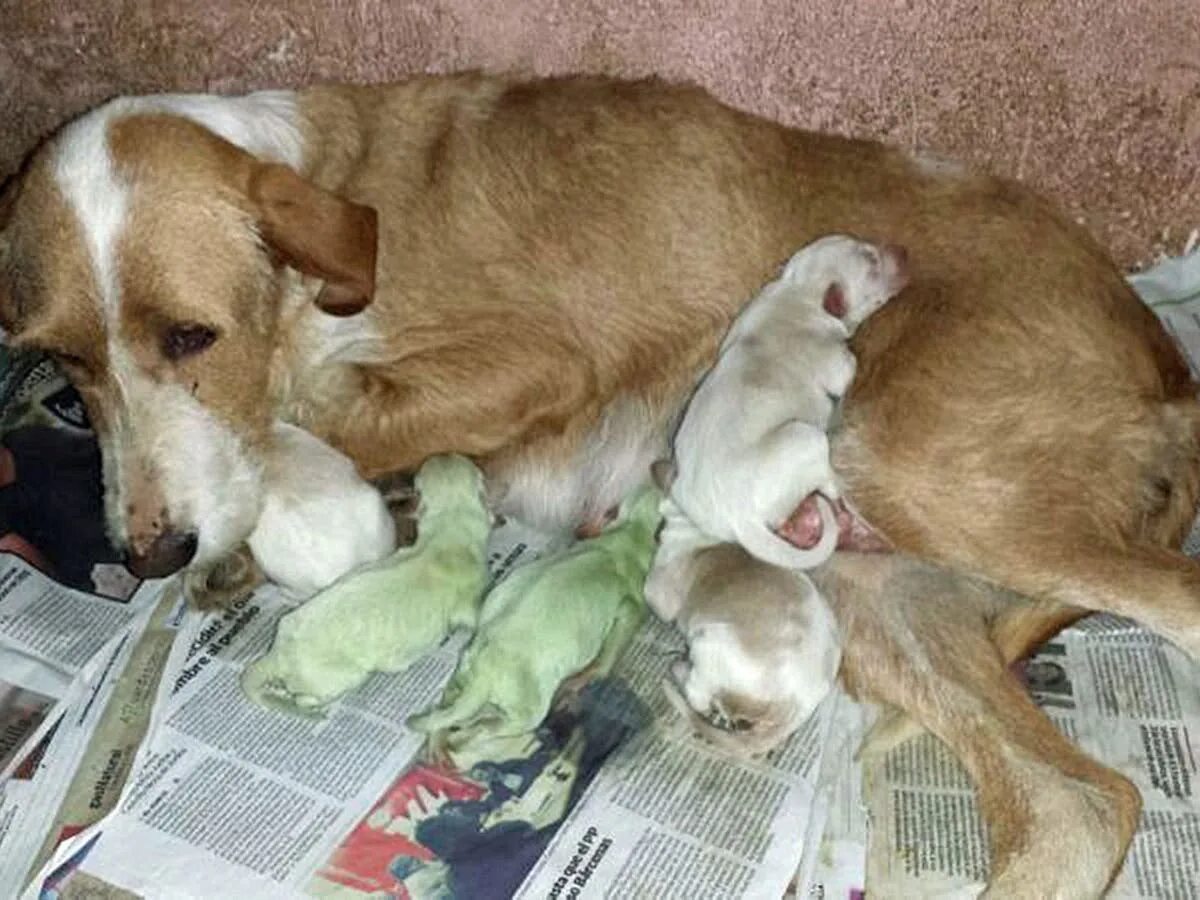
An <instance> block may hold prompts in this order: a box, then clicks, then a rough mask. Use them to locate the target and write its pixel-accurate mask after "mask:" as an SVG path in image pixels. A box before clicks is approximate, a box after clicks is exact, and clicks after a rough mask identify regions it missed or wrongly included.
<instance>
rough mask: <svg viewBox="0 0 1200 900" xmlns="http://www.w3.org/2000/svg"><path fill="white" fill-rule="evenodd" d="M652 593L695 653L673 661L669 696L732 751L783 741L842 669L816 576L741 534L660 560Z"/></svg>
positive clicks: (753, 751) (752, 751)
mask: <svg viewBox="0 0 1200 900" xmlns="http://www.w3.org/2000/svg"><path fill="white" fill-rule="evenodd" d="M680 527H687V526H686V525H681V526H680ZM646 601H647V603H648V604H649V605H650V607H651V608H652V609H653V610H654V611H655V612H656V613H657V614H658V615H659V616H661V617H663V618H665V619H668V620H672V619H673V620H674V621H675V622H676V623H677V624H678V626H679V628H680V630H681V631H682V632H683V634H684V636H685V637H686V638H687V642H688V659H687V660H680V661H679V662H676V663H675V664H674V665H673V666H672V669H671V677H670V678H668V679H667V681H666V683H665V685H664V687H665V689H666V692H667V696H668V697H669V698H670V699H671V701H672V703H673V704H674V705H675V707H676V708H677V709H678V710H679V712H680V713H682V714H683V716H684V717H685V718H686V719H687V721H688V722H689V723H690V725H691V728H692V731H693V732H694V733H695V734H696V735H697V736H699V737H701V738H703V739H705V740H707V741H708V742H709V743H711V744H714V745H715V746H717V747H718V748H720V749H722V750H725V751H726V752H730V753H734V754H736V755H739V756H754V755H758V754H762V753H766V752H768V751H769V750H772V749H773V748H775V747H776V746H778V745H779V744H780V743H782V742H783V740H784V739H786V738H787V737H788V735H790V734H791V733H792V732H793V731H795V730H796V729H797V728H798V727H799V726H800V725H801V724H803V722H804V720H805V719H807V718H808V717H809V715H811V714H812V711H813V710H814V709H815V708H816V706H817V704H818V703H820V702H821V700H822V699H824V697H825V695H826V694H827V693H828V692H829V690H830V688H831V687H832V686H833V682H834V679H835V678H836V677H837V670H838V665H839V663H840V661H841V643H840V640H839V635H838V629H837V624H836V622H835V620H834V617H833V613H832V611H831V610H830V608H829V606H828V605H827V604H826V602H825V600H824V598H823V597H822V596H821V594H820V592H819V591H818V590H817V588H816V586H815V585H814V584H813V583H812V581H811V580H810V579H809V577H808V576H807V575H805V574H804V573H803V572H800V571H797V570H795V569H785V568H781V567H779V566H773V565H770V564H769V563H764V562H762V561H761V560H759V559H757V558H755V557H754V556H751V555H750V554H749V553H747V552H746V550H745V549H743V548H742V547H740V546H739V545H737V544H714V545H711V546H707V547H704V548H702V549H699V550H696V551H694V552H691V553H688V554H685V555H683V556H681V557H676V558H675V559H674V560H673V561H672V562H671V563H669V564H667V565H666V566H663V567H661V568H656V570H655V573H654V575H653V576H652V577H651V578H649V579H647V581H646Z"/></svg>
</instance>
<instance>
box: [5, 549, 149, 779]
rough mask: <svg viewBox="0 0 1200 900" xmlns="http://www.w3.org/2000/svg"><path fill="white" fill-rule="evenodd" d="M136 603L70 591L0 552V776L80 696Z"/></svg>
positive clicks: (132, 614)
mask: <svg viewBox="0 0 1200 900" xmlns="http://www.w3.org/2000/svg"><path fill="white" fill-rule="evenodd" d="M140 602H141V601H139V602H130V601H122V600H117V599H113V598H108V597H100V596H97V595H92V594H86V593H83V592H82V591H76V590H72V589H70V588H67V587H64V586H62V585H60V584H58V583H57V582H55V581H52V580H51V579H49V578H48V577H46V576H45V575H43V574H42V573H41V572H39V571H38V570H37V569H35V568H34V567H33V566H31V565H29V564H28V563H27V562H25V561H24V560H22V559H20V558H19V557H17V556H14V555H11V554H0V781H2V780H3V779H5V778H7V777H8V776H9V775H10V774H11V772H12V770H13V769H14V768H15V767H16V765H17V764H18V763H19V762H20V761H21V760H22V759H24V758H25V757H26V755H27V754H28V753H29V752H30V751H31V750H32V749H33V748H34V747H35V746H36V745H37V743H38V742H39V741H40V740H41V739H42V738H43V737H44V736H45V734H46V733H47V732H48V731H49V730H50V728H51V727H52V726H53V725H54V723H55V722H56V721H57V720H58V717H59V716H60V715H61V714H62V711H63V709H64V708H65V706H66V705H67V704H69V703H70V701H71V700H73V699H74V698H75V697H77V696H78V695H79V694H80V692H81V691H82V690H83V687H84V685H83V679H84V678H85V677H86V676H87V675H88V673H90V672H91V671H93V670H94V667H95V666H94V664H95V661H96V660H97V659H98V658H100V657H101V655H102V654H103V653H104V652H105V651H106V650H110V649H111V646H112V644H113V642H114V641H115V640H117V639H119V638H120V637H121V636H123V635H124V634H125V633H126V632H127V630H128V628H129V626H130V624H131V623H132V622H133V620H134V617H135V616H136V615H137V612H138V610H139V608H140V606H139V603H140Z"/></svg>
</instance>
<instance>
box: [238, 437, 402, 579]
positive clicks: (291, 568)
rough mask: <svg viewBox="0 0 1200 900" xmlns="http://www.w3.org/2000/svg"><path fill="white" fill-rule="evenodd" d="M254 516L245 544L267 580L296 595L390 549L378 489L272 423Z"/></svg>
mask: <svg viewBox="0 0 1200 900" xmlns="http://www.w3.org/2000/svg"><path fill="white" fill-rule="evenodd" d="M264 483H265V485H266V490H265V491H264V496H263V507H262V512H261V513H260V514H259V517H258V524H257V525H256V526H255V529H254V531H253V533H251V535H250V538H249V540H248V541H247V543H248V544H249V546H250V552H251V554H252V555H253V556H254V560H255V561H256V562H257V563H258V565H259V567H260V568H261V569H262V570H263V574H265V575H266V576H267V578H268V579H270V580H271V581H273V582H275V583H276V584H278V585H279V586H280V587H282V588H283V589H284V590H285V591H287V592H288V593H290V594H293V595H295V596H298V597H307V596H309V595H310V594H313V593H316V592H317V591H319V590H320V589H321V588H323V587H326V586H327V585H329V584H332V583H333V582H334V581H336V580H337V579H338V578H340V577H341V576H342V575H345V574H346V573H347V572H349V571H350V570H351V569H354V568H357V567H358V566H361V565H364V564H366V563H370V562H375V561H376V560H378V559H382V558H383V557H384V556H387V555H388V554H389V553H391V552H392V550H393V549H395V546H396V526H395V523H394V521H393V519H392V516H391V514H390V513H389V512H388V508H387V505H386V504H385V503H384V500H383V497H382V496H381V495H380V493H379V491H378V490H376V489H375V488H374V487H372V486H371V485H370V484H368V483H367V482H366V481H364V480H363V479H362V478H361V477H359V474H358V472H357V470H356V469H355V468H354V463H352V462H351V461H350V460H349V459H348V458H347V457H346V456H344V455H343V454H341V453H339V452H338V451H337V450H335V449H333V448H332V447H330V446H329V445H328V444H326V443H324V442H323V441H321V440H319V439H318V438H316V437H314V436H313V435H311V434H309V433H308V432H307V431H304V430H303V429H301V428H297V427H296V426H294V425H288V424H286V423H284V422H276V423H275V425H274V427H273V429H272V445H271V449H270V451H269V453H268V456H267V465H266V471H265V473H264Z"/></svg>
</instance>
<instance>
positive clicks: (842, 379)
mask: <svg viewBox="0 0 1200 900" xmlns="http://www.w3.org/2000/svg"><path fill="white" fill-rule="evenodd" d="M907 277H908V276H907V273H906V270H905V254H904V251H903V250H900V249H899V248H893V247H879V246H876V245H874V244H870V243H866V242H864V241H859V240H855V239H854V238H850V237H845V236H842V235H832V236H829V237H825V238H821V239H820V240H817V241H814V242H813V243H812V244H809V245H808V246H807V247H805V248H804V249H803V250H801V251H800V252H799V253H797V254H796V255H795V256H793V257H792V258H791V260H790V261H789V262H788V263H787V265H786V266H785V267H784V269H783V273H782V274H781V275H780V277H779V278H778V279H777V280H776V281H773V282H771V283H770V284H768V285H767V286H766V287H765V288H763V290H762V291H761V292H760V293H759V294H758V296H756V297H755V298H754V299H753V300H751V301H750V302H749V303H748V304H747V305H746V307H745V308H744V309H743V310H742V312H741V314H740V315H739V316H738V318H737V319H736V320H735V321H734V323H733V326H732V327H731V328H730V329H729V332H728V334H726V336H725V339H724V342H723V343H722V345H721V351H720V355H719V357H718V359H717V362H716V364H715V365H714V366H713V367H712V369H710V370H709V372H708V374H707V375H705V376H704V378H703V379H702V380H701V382H700V385H699V387H698V388H697V389H696V392H695V394H694V396H693V397H692V400H691V401H690V403H689V404H688V407H687V410H686V411H685V413H684V416H683V421H682V422H681V423H680V426H679V430H678V431H677V432H676V435H675V441H674V467H675V475H674V479H673V482H672V485H671V490H670V494H669V501H670V503H671V504H674V505H675V506H676V507H678V509H679V510H681V511H682V513H683V515H684V516H686V517H687V518H688V519H690V520H691V522H692V523H694V524H695V526H696V528H697V529H698V530H699V532H700V533H702V534H703V535H707V537H708V538H709V539H710V540H709V543H717V542H728V541H734V542H737V543H739V544H741V545H742V546H743V547H745V548H746V549H747V550H748V551H750V552H751V553H752V554H754V555H755V556H756V557H758V558H759V559H761V560H763V561H765V562H769V563H774V564H775V565H778V566H787V567H789V568H796V569H808V568H811V567H813V566H815V565H819V564H820V563H822V562H824V561H825V560H827V559H828V558H829V556H830V554H832V553H833V550H834V547H835V545H836V543H837V531H838V529H837V524H836V521H835V515H834V510H833V506H832V503H831V501H833V500H836V499H837V498H838V495H839V490H838V486H837V481H836V478H835V476H834V472H833V468H832V466H831V464H830V461H829V441H828V438H827V437H826V434H825V431H826V428H827V427H828V425H829V421H830V417H831V416H832V414H833V411H834V404H835V403H836V402H837V400H838V399H839V398H840V397H841V396H842V395H843V394H844V393H845V392H846V389H847V388H848V387H849V385H850V381H851V380H852V379H853V378H854V370H855V360H854V355H853V354H852V353H851V352H850V349H849V347H847V341H848V339H849V338H850V337H851V336H852V335H853V334H854V332H855V330H856V329H857V328H858V326H859V325H860V324H861V323H862V322H863V321H864V320H865V319H866V318H867V317H868V316H870V315H871V314H872V313H874V312H875V311H876V310H878V309H879V308H880V307H882V306H883V304H884V303H886V302H887V301H888V299H890V298H891V297H892V296H893V295H895V294H896V293H897V292H898V291H899V290H900V289H901V288H902V287H903V286H904V284H905V282H906V281H907ZM814 493H816V494H819V495H820V496H819V497H818V498H817V503H818V506H819V509H820V514H821V524H822V527H821V534H820V537H819V539H818V540H817V542H816V544H815V545H814V546H812V547H811V548H809V549H800V548H799V547H795V546H793V545H792V544H790V543H788V542H787V541H785V540H784V539H783V538H781V537H779V536H778V535H777V534H775V533H774V530H775V529H776V528H778V527H779V526H780V525H782V524H783V522H784V520H785V519H787V517H788V516H789V515H790V514H791V513H792V512H793V511H794V510H795V509H796V508H797V507H798V506H799V505H800V503H801V501H803V500H804V498H805V497H807V496H809V495H810V494H814ZM667 512H668V510H666V509H664V513H667ZM678 521H679V517H677V516H670V515H668V524H667V526H666V528H665V529H664V532H663V535H662V544H663V547H664V548H665V549H667V552H668V553H670V552H672V551H673V547H672V545H673V544H675V543H677V541H678V540H679V538H678V537H677V536H676V535H675V534H674V533H673V526H672V524H671V523H672V522H678Z"/></svg>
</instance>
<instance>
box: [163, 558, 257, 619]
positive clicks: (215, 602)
mask: <svg viewBox="0 0 1200 900" xmlns="http://www.w3.org/2000/svg"><path fill="white" fill-rule="evenodd" d="M265 580H266V578H265V576H264V575H263V573H262V570H261V569H260V568H259V567H258V563H256V562H255V561H254V557H253V556H252V555H251V553H250V548H249V547H248V546H246V545H245V544H242V545H241V546H240V547H238V548H237V549H236V550H234V551H233V552H232V553H230V554H229V555H228V556H225V557H223V558H221V559H219V560H217V561H216V562H215V563H213V564H212V565H209V566H198V567H193V568H191V569H188V570H187V571H186V572H185V573H184V575H183V596H184V597H185V598H186V599H187V602H188V605H189V606H191V607H193V608H195V609H199V610H204V611H208V610H214V609H227V608H228V607H229V606H230V605H231V604H232V603H233V602H234V601H235V600H237V599H239V598H241V597H244V596H246V595H247V594H249V593H250V592H251V591H253V590H254V589H255V588H256V587H258V586H259V585H260V584H262V583H263V582H264V581H265Z"/></svg>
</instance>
